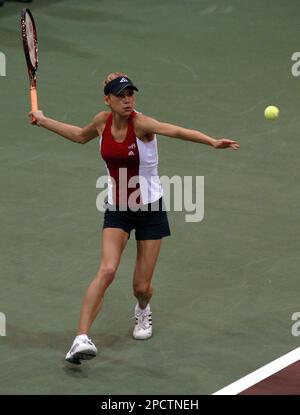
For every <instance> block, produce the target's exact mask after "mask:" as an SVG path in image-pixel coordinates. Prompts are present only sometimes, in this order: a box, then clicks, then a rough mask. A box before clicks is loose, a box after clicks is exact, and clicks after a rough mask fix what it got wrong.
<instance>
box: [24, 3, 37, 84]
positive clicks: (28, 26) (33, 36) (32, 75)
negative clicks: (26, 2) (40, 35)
mask: <svg viewBox="0 0 300 415" xmlns="http://www.w3.org/2000/svg"><path fill="white" fill-rule="evenodd" d="M21 32H22V39H23V48H24V54H25V58H26V63H27V68H28V75H29V79H30V85H31V86H35V85H36V72H37V69H38V42H37V33H36V26H35V22H34V18H33V16H32V14H31V12H30V10H29V9H23V10H22V12H21Z"/></svg>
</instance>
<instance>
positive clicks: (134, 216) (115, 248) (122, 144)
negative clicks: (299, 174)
mask: <svg viewBox="0 0 300 415" xmlns="http://www.w3.org/2000/svg"><path fill="white" fill-rule="evenodd" d="M103 84H104V102H105V104H106V105H107V106H108V107H109V108H110V111H101V112H100V113H98V114H97V115H96V116H95V117H94V118H93V119H92V121H91V122H90V123H89V124H88V125H86V126H85V127H84V128H80V127H77V126H73V125H69V124H64V123H62V122H59V121H56V120H53V119H51V118H48V117H46V116H45V115H44V114H43V112H42V111H36V112H30V113H29V117H30V120H31V115H33V116H34V117H35V118H36V120H37V125H38V126H40V127H44V128H46V129H48V130H50V131H52V132H54V133H56V134H59V135H61V136H62V137H64V138H67V139H69V140H72V141H74V142H76V143H80V144H85V143H87V142H89V141H90V140H92V139H94V138H96V137H100V153H101V156H102V158H103V160H104V162H105V163H106V167H107V170H108V177H109V185H108V198H107V203H106V209H105V213H104V224H103V231H102V243H101V258H100V266H99V269H98V272H97V274H96V276H95V278H94V279H93V281H92V282H91V284H90V286H89V287H88V289H87V291H86V294H85V296H84V298H83V303H82V306H81V312H80V321H79V326H78V331H77V336H76V337H75V340H74V342H73V344H72V347H71V349H70V351H69V352H68V354H67V355H66V360H67V361H69V362H71V363H75V364H80V363H81V360H88V359H91V358H93V357H95V356H96V354H97V348H96V346H95V345H94V343H93V342H92V340H91V339H90V338H89V337H88V333H89V330H90V328H91V325H92V323H93V321H94V319H95V317H96V316H97V314H98V313H99V311H100V309H101V306H102V303H103V298H104V294H105V291H106V289H107V288H108V287H109V285H110V284H111V283H112V282H113V280H114V278H115V275H116V272H117V269H118V266H119V263H120V260H121V256H122V252H123V250H124V248H125V246H126V243H127V241H128V239H129V236H130V233H131V230H133V229H134V230H135V238H136V240H137V257H136V263H135V269H134V273H133V292H134V296H135V297H136V299H137V304H136V306H135V309H134V314H135V319H136V320H135V327H134V330H133V337H134V338H135V339H141V340H145V339H149V338H150V337H151V336H152V319H151V309H150V300H151V297H152V294H153V287H152V282H151V281H152V276H153V272H154V268H155V264H156V261H157V258H158V255H159V252H160V248H161V242H162V238H163V237H166V236H169V235H170V229H169V223H168V217H167V213H166V210H165V208H164V203H163V190H162V186H161V183H160V181H159V178H158V171H157V167H158V154H157V139H156V134H160V135H164V136H168V137H174V138H180V139H182V140H185V141H193V142H195V143H201V144H207V145H209V146H211V147H213V148H215V149H223V148H231V149H233V150H238V148H239V144H238V143H237V142H236V141H233V140H228V139H225V138H222V139H215V138H212V137H210V136H208V135H205V134H203V133H201V132H199V131H195V130H190V129H187V128H182V127H179V126H177V125H172V124H167V123H164V122H160V121H157V120H156V119H154V118H151V117H148V116H146V115H143V114H141V113H139V112H137V111H135V91H138V89H137V87H136V86H135V85H134V83H133V82H132V81H131V80H130V79H129V78H128V76H127V75H126V74H124V73H120V72H115V73H112V74H109V75H108V76H107V77H106V79H105V80H104V82H103ZM121 173H122V174H123V176H122V174H121ZM153 178H154V179H153ZM132 182H135V186H132Z"/></svg>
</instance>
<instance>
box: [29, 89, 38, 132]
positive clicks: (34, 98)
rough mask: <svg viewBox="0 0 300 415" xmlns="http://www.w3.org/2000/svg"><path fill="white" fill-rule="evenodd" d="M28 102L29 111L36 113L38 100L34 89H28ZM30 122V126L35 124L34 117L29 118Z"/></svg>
mask: <svg viewBox="0 0 300 415" xmlns="http://www.w3.org/2000/svg"><path fill="white" fill-rule="evenodd" d="M30 101H31V111H38V99H37V92H36V87H35V86H32V87H30ZM31 122H32V124H35V123H36V119H35V118H34V116H33V115H32V116H31Z"/></svg>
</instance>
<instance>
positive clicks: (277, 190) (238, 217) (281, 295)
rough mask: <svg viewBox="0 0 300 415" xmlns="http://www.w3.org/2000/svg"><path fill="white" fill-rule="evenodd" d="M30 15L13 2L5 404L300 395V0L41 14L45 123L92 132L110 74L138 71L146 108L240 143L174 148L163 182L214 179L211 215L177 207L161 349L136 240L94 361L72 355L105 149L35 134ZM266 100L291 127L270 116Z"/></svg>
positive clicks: (3, 247)
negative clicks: (141, 320) (147, 314)
mask: <svg viewBox="0 0 300 415" xmlns="http://www.w3.org/2000/svg"><path fill="white" fill-rule="evenodd" d="M22 6H23V5H22V4H21V3H16V2H6V3H5V5H4V7H3V8H0V51H1V52H2V53H3V54H4V55H5V57H6V76H0V91H1V101H0V109H1V111H0V118H1V121H0V122H1V144H0V146H1V152H0V188H1V205H0V215H1V237H0V263H1V267H0V272H1V289H0V312H1V313H3V314H4V315H5V318H6V322H5V324H6V333H5V334H6V335H5V336H4V335H1V336H0V356H1V358H0V394H3V395H4V394H9V395H10V394H24V395H25V394H32V395H33V394H38V395H39V394H49V395H50V394H72V395H73V394H74V395H76V394H77V395H81V394H82V395H84V394H86V395H87V394H91V395H95V394H98V395H108V394H123V395H141V394H146V395H147V394H170V395H172V394H173V395H176V394H180V395H210V394H214V393H228V394H230V393H233V394H251V393H254V394H264V393H266V394H272V393H275V394H281V393H293V394H299V393H300V383H299V374H298V372H299V359H298V354H299V349H298V347H299V345H300V338H299V336H298V333H297V331H295V330H293V325H294V324H296V323H297V322H296V321H295V320H293V319H292V316H293V315H294V313H297V312H299V311H300V295H299V293H300V282H299V269H300V259H299V248H300V240H299V222H300V209H299V203H300V193H299V168H298V165H299V152H300V139H299V128H300V116H299V88H300V76H299V77H298V76H294V75H293V73H292V66H293V64H294V63H295V62H294V61H292V55H293V53H295V52H297V51H300V29H299V15H300V3H299V1H298V0H289V1H288V2H287V1H284V0H265V1H264V2H262V1H260V0H251V1H250V0H249V1H247V0H246V1H243V2H241V1H240V0H218V1H217V0H216V1H210V0H189V1H179V0H166V1H164V2H161V1H158V0H152V1H151V2H150V1H140V0H130V1H129V0H123V1H114V2H111V1H109V0H102V1H97V0H86V1H79V0H74V1H71V0H69V1H68V0H62V1H55V0H53V1H46V0H40V1H38V0H36V1H35V2H34V3H32V4H30V6H29V7H30V9H31V11H32V13H33V15H34V17H35V20H36V24H37V29H38V41H39V70H38V95H39V106H40V108H41V109H42V110H43V111H44V112H45V114H46V115H47V116H49V117H51V118H54V119H58V120H60V121H63V122H65V123H70V124H74V125H80V126H83V125H85V124H87V123H88V122H89V121H90V120H91V119H92V117H93V116H94V115H95V114H96V113H97V112H99V111H101V110H105V106H104V104H103V99H102V80H103V79H104V77H105V76H106V75H107V74H108V73H110V72H113V71H124V72H125V73H127V74H128V75H129V76H130V78H132V79H133V80H134V82H135V84H136V85H137V86H138V88H139V93H138V94H137V110H138V111H141V112H143V113H145V114H147V115H150V116H153V117H155V118H157V119H159V120H161V121H165V122H170V123H174V124H178V125H182V126H185V127H187V128H192V129H198V130H200V131H202V132H205V133H207V134H210V135H212V136H216V137H227V138H232V139H235V140H237V141H238V142H239V143H240V146H241V147H240V150H239V151H238V152H234V151H229V150H226V151H225V150H222V151H221V150H219V151H215V150H213V149H212V148H209V147H207V146H204V145H197V144H194V143H190V142H189V143H187V142H184V141H182V140H174V139H171V138H167V137H158V144H159V157H160V164H159V174H160V175H161V176H163V175H168V176H169V177H172V176H175V175H178V176H180V177H183V176H193V177H195V176H204V178H205V214H204V219H203V220H202V221H201V222H198V223H187V222H185V212H172V211H171V212H169V221H170V226H171V232H172V237H170V238H166V239H165V240H164V241H163V246H162V252H161V255H160V258H159V261H158V264H157V268H156V272H155V277H154V296H153V300H152V302H151V304H152V311H153V315H152V318H153V330H154V335H153V337H152V338H151V339H150V340H149V341H145V342H143V341H140V342H139V341H134V340H133V339H132V335H131V333H132V328H133V324H134V320H133V318H132V317H133V309H134V306H135V299H134V297H133V295H132V289H131V285H132V283H131V281H132V272H133V266H134V261H135V254H136V246H135V240H134V238H132V237H131V238H130V241H129V243H128V246H127V248H126V251H125V253H124V255H123V258H122V262H121V265H120V268H119V270H118V275H117V278H116V281H115V282H114V283H113V285H112V286H111V287H110V288H109V290H108V292H107V295H106V297H105V300H104V305H103V310H102V312H101V314H100V315H99V317H98V318H97V320H96V322H95V323H94V325H93V328H92V331H91V333H90V335H91V337H92V339H93V341H94V343H95V344H96V345H97V346H98V348H99V354H98V356H97V358H96V359H94V360H93V361H91V362H87V363H86V364H82V365H81V366H80V367H70V366H67V364H66V363H65V361H64V357H65V354H66V353H67V351H68V349H69V348H70V345H71V342H72V341H73V338H74V335H75V331H76V326H77V321H78V317H79V310H80V305H81V300H82V296H83V294H84V292H85V290H86V288H87V286H88V284H89V282H90V281H91V279H92V278H93V277H94V275H95V273H96V271H97V267H98V262H99V259H98V257H99V248H100V242H99V241H100V234H101V229H102V223H103V213H100V212H98V211H97V209H96V198H97V195H98V193H99V189H97V188H96V181H97V178H98V177H100V176H102V175H105V174H106V169H105V166H104V164H103V162H102V160H101V159H100V155H99V142H98V140H97V139H96V140H93V141H91V142H90V143H88V144H86V145H84V146H79V145H76V144H74V143H71V142H69V141H67V140H64V139H62V138H60V137H58V136H55V135H53V134H51V133H50V132H48V131H46V130H44V129H42V128H38V127H33V126H31V125H30V123H29V121H28V119H27V112H28V111H29V85H28V76H27V72H26V64H25V59H24V55H23V50H22V43H21V37H20V12H21V8H22ZM268 105H276V106H277V107H278V108H279V109H280V117H279V119H278V120H276V121H273V122H270V121H266V120H265V119H264V116H263V112H264V108H265V107H266V106H268ZM2 334H3V331H2ZM287 355H288V356H287ZM278 359H280V360H279V361H278ZM272 362H275V365H274V363H272ZM268 365H271V366H268ZM267 366H268V367H267ZM260 369H262V370H260ZM259 370H260V371H259ZM253 373H254V377H253V375H252V377H251V378H249V377H248V378H247V379H246V380H245V379H244V381H243V382H244V383H242V382H241V380H242V379H243V378H245V377H246V376H248V375H249V376H250V374H253ZM265 375H266V376H265ZM264 376H265V377H264ZM249 379H250V380H249ZM235 382H239V383H238V385H237V384H235V385H234V386H232V385H233V384H234V383H235ZM270 382H271V387H270ZM230 385H231V386H230ZM226 387H228V388H229V389H227V390H226ZM287 387H288V389H287ZM224 388H225V389H224Z"/></svg>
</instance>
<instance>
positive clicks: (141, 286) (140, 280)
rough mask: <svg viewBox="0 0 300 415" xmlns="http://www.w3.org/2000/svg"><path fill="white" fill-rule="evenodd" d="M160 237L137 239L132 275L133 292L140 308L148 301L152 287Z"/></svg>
mask: <svg viewBox="0 0 300 415" xmlns="http://www.w3.org/2000/svg"><path fill="white" fill-rule="evenodd" d="M160 246H161V239H157V240H156V239H155V240H145V241H137V258H136V265H135V270H134V275H133V292H134V295H135V297H136V298H137V300H138V304H139V307H140V309H144V308H145V307H146V306H147V304H148V303H149V301H150V299H151V297H152V293H153V288H152V285H151V281H152V276H153V271H154V268H155V264H156V261H157V258H158V255H159V251H160Z"/></svg>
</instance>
